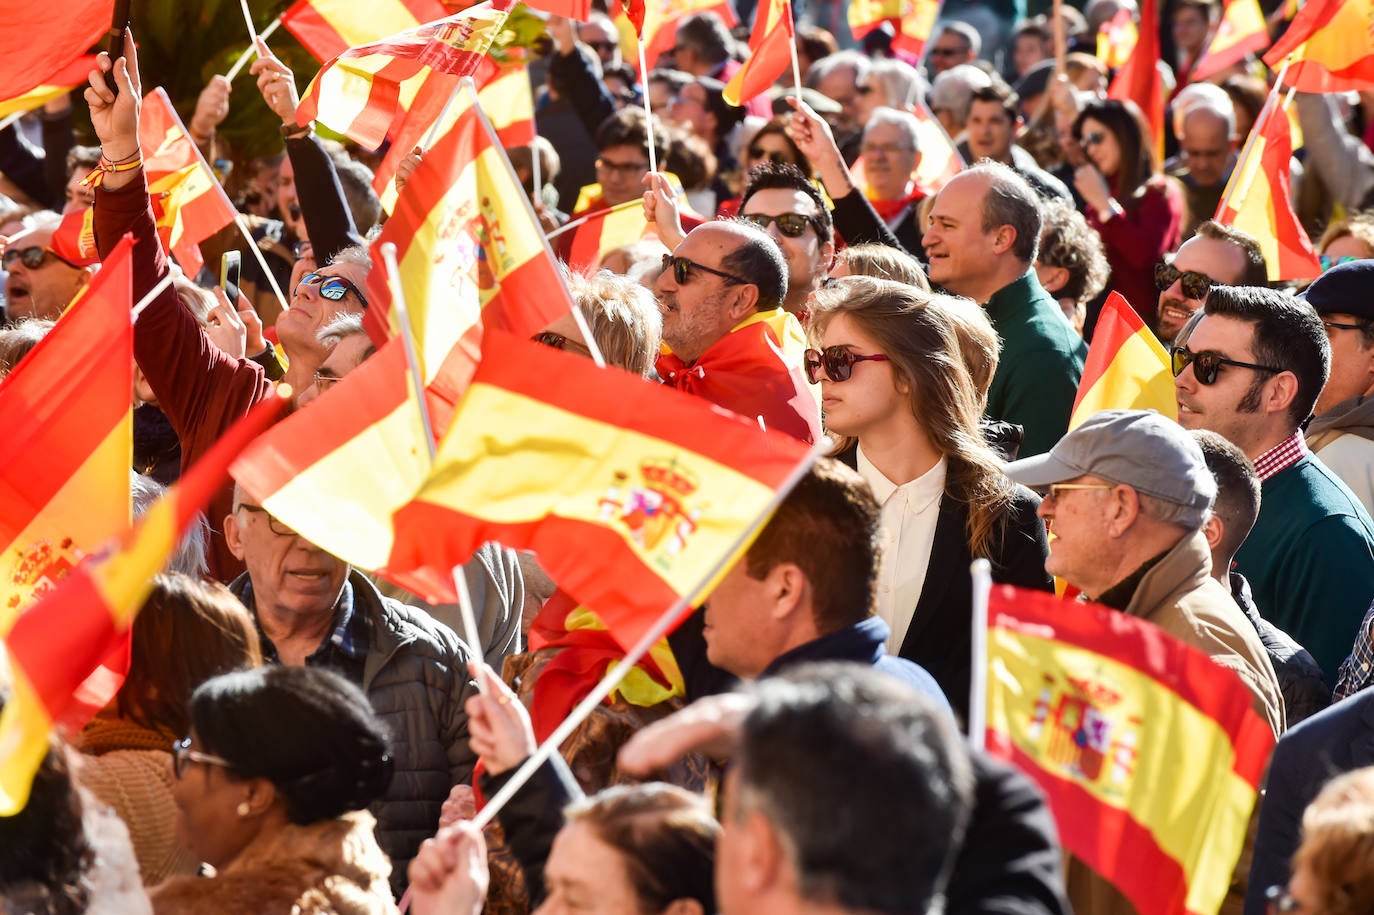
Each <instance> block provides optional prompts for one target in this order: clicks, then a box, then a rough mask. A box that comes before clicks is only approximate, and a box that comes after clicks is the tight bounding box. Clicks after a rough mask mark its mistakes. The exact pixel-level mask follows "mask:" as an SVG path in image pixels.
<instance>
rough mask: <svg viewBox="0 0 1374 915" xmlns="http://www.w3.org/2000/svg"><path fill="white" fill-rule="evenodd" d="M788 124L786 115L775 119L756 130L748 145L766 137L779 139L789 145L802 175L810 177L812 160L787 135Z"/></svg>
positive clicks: (794, 161) (793, 159) (789, 149)
mask: <svg viewBox="0 0 1374 915" xmlns="http://www.w3.org/2000/svg"><path fill="white" fill-rule="evenodd" d="M787 123H788V118H787V116H786V115H778V116H776V117H774V118H773V120H771V121H769V122H768V123H767V124H764V125H763V126H762V127H760V128H759V129H758V130H756V131H755V132H754V135H753V136H752V137H750V138H749V143H748V144H746V145H747V146H749V145H753V144H755V143H757V142H758V141H759V140H761V139H763V138H764V137H778V138H779V139H781V140H782V141H783V143H785V144H786V145H787V149H788V151H789V152H791V154H792V161H793V164H795V165H796V166H797V169H798V170H799V171H800V172H801V173H802V174H804V175H806V176H808V177H810V175H811V174H812V172H813V169H812V168H811V160H810V159H808V158H806V153H804V152H802V151H801V147H799V146H797V141H796V140H793V139H792V137H791V136H790V135H789V134H788V133H787ZM740 158H743V156H742V155H741V157H740Z"/></svg>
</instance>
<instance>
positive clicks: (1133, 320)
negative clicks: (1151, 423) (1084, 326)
mask: <svg viewBox="0 0 1374 915" xmlns="http://www.w3.org/2000/svg"><path fill="white" fill-rule="evenodd" d="M1102 410H1155V411H1156V412H1159V413H1162V414H1164V415H1165V416H1167V417H1169V418H1170V419H1177V418H1178V402H1177V401H1176V400H1175V399H1174V376H1173V373H1172V372H1171V371H1170V370H1169V354H1168V353H1167V352H1165V351H1164V346H1163V344H1161V343H1160V342H1159V340H1158V339H1157V338H1156V337H1155V335H1154V334H1153V333H1152V332H1151V331H1150V329H1149V328H1148V327H1146V326H1145V322H1144V321H1142V320H1141V319H1140V315H1138V314H1136V313H1135V310H1134V309H1133V308H1131V306H1130V303H1128V302H1127V301H1126V299H1125V298H1123V297H1122V295H1121V293H1119V292H1113V293H1111V294H1110V295H1108V296H1107V301H1106V303H1105V304H1104V305H1103V306H1102V315H1101V316H1100V317H1099V318H1098V319H1097V332H1096V333H1094V334H1093V345H1092V346H1091V347H1090V348H1089V349H1088V358H1087V361H1086V362H1085V363H1084V365H1083V378H1082V380H1080V381H1079V382H1078V396H1077V397H1075V398H1074V402H1073V413H1072V414H1071V415H1070V417H1069V429H1071V430H1072V429H1075V428H1077V427H1078V426H1080V425H1082V423H1083V420H1085V419H1087V418H1088V417H1089V416H1092V415H1093V414H1094V413H1098V412H1100V411H1102Z"/></svg>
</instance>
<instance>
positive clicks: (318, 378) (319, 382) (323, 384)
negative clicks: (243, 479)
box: [240, 369, 343, 530]
mask: <svg viewBox="0 0 1374 915" xmlns="http://www.w3.org/2000/svg"><path fill="white" fill-rule="evenodd" d="M340 381H343V379H342V378H340V377H339V376H338V375H326V374H325V373H324V370H323V369H321V370H320V371H318V372H316V373H315V390H317V391H319V392H320V393H321V394H323V393H324V392H325V391H328V390H329V389H330V388H332V387H334V385H336V384H338V383H339V382H340ZM240 507H242V508H246V509H248V510H249V511H252V510H253V506H251V505H243V506H240ZM263 511H264V512H266V509H263ZM267 517H269V518H271V517H272V516H271V515H270V514H268V515H267ZM273 530H275V528H273Z"/></svg>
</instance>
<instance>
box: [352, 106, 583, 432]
mask: <svg viewBox="0 0 1374 915" xmlns="http://www.w3.org/2000/svg"><path fill="white" fill-rule="evenodd" d="M387 242H393V243H394V244H395V245H396V259H397V263H398V264H399V266H400V271H401V281H402V287H403V289H404V290H405V297H406V305H407V309H408V311H409V313H410V322H411V327H412V329H413V331H414V334H415V345H416V350H417V356H418V357H419V361H420V366H421V369H422V372H423V375H424V379H425V384H426V385H428V384H429V383H430V382H431V381H432V380H433V379H434V377H435V376H436V375H437V374H438V371H439V368H440V366H441V365H443V363H444V361H445V360H446V359H450V358H458V359H466V360H469V361H475V359H474V358H473V355H474V354H473V353H472V352H471V350H470V349H469V350H468V351H467V352H458V351H454V348H455V345H456V344H458V342H459V340H460V339H463V338H464V337H465V336H468V337H469V338H470V336H471V335H470V333H469V332H470V331H471V330H472V329H473V328H474V327H476V326H477V325H478V324H479V322H480V323H481V324H482V325H484V326H485V327H487V328H491V327H500V328H502V329H505V330H509V331H511V332H513V333H516V334H519V335H522V336H526V337H527V336H529V335H530V334H533V333H537V332H538V331H541V330H543V329H544V328H545V327H547V326H548V325H549V324H550V323H551V322H553V321H554V320H556V319H557V318H559V317H561V316H563V315H565V314H567V313H568V312H570V311H571V310H572V299H571V298H570V297H569V295H568V291H567V287H566V286H565V285H564V284H563V279H562V277H561V276H559V274H558V269H557V267H556V266H555V264H554V260H553V255H552V253H551V252H550V251H549V247H548V243H547V242H546V241H545V240H544V233H543V231H541V230H540V228H539V224H538V223H537V222H536V221H535V218H534V212H533V210H532V209H531V208H530V204H529V200H528V198H527V197H526V196H525V192H524V189H523V188H522V187H521V186H520V183H519V182H518V181H517V180H516V177H515V173H514V172H513V171H512V170H511V167H510V162H509V160H507V159H506V155H505V153H504V152H503V151H502V149H501V144H500V142H499V141H498V140H497V138H496V136H495V134H494V132H493V131H492V128H491V125H490V124H489V123H488V122H487V121H486V120H485V119H484V118H483V117H482V113H481V111H480V110H479V109H477V108H476V107H474V106H471V105H470V106H469V107H468V108H467V109H466V110H465V111H464V113H463V115H462V116H461V117H460V118H459V120H458V123H457V124H456V125H455V126H454V127H453V129H452V130H450V131H449V132H448V133H447V134H445V135H444V137H443V139H442V140H440V142H439V143H438V144H437V145H436V146H435V147H434V148H433V149H431V150H430V151H429V154H428V155H427V156H425V158H424V160H423V161H422V162H421V163H420V166H419V167H418V168H417V169H416V170H415V172H414V174H412V175H411V177H410V181H409V183H407V184H406V188H405V192H404V193H403V194H401V196H400V198H399V199H398V201H397V205H396V212H395V214H393V215H392V217H391V218H390V219H389V220H387V223H386V227H385V228H384V229H383V230H382V234H381V236H380V237H379V238H378V239H377V243H375V244H373V246H372V250H373V261H374V265H375V266H374V269H373V270H372V273H371V274H370V276H369V278H368V302H370V303H371V305H370V307H369V308H368V310H367V315H366V318H365V321H366V323H367V325H368V328H369V332H370V333H371V334H372V337H373V339H374V340H376V341H377V342H379V343H380V342H382V341H384V340H386V339H387V338H388V337H390V336H391V335H393V334H395V333H397V332H399V329H400V325H399V323H398V322H399V319H398V317H397V315H396V313H395V312H394V311H393V310H392V309H391V291H390V288H389V287H388V285H387V270H386V266H385V265H384V264H383V263H381V247H382V245H383V244H385V243H387ZM460 349H461V348H460ZM435 432H436V434H439V433H441V432H442V430H438V429H436V430H435Z"/></svg>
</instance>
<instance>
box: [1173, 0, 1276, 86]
mask: <svg viewBox="0 0 1374 915" xmlns="http://www.w3.org/2000/svg"><path fill="white" fill-rule="evenodd" d="M1267 47H1269V26H1268V24H1267V23H1266V22H1265V21H1264V12H1263V11H1262V10H1260V5H1259V0H1226V8H1225V9H1223V10H1222V12H1221V21H1220V22H1218V23H1217V28H1216V31H1215V32H1213V33H1212V40H1211V41H1210V42H1208V44H1207V47H1206V49H1205V50H1204V51H1203V52H1202V56H1201V57H1199V58H1198V61H1197V63H1195V64H1193V69H1192V70H1190V71H1189V73H1188V79H1189V80H1190V81H1191V82H1198V81H1200V80H1204V79H1207V78H1208V77H1209V76H1212V75H1213V74H1216V73H1220V72H1221V71H1222V70H1225V69H1226V68H1227V67H1234V66H1235V65H1236V64H1238V63H1241V62H1242V61H1244V60H1245V57H1246V55H1248V54H1258V53H1259V52H1260V51H1263V50H1264V49H1265V48H1267Z"/></svg>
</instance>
